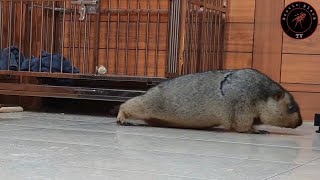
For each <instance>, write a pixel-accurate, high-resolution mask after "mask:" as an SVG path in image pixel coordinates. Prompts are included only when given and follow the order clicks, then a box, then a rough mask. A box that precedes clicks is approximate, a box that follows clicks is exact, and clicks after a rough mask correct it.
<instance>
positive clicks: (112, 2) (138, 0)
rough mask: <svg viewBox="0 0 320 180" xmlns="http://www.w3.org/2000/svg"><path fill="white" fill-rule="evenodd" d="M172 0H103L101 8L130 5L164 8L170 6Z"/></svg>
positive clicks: (122, 7)
mask: <svg viewBox="0 0 320 180" xmlns="http://www.w3.org/2000/svg"><path fill="white" fill-rule="evenodd" d="M169 3H170V0H130V1H123V0H122V1H118V0H103V1H101V4H100V6H101V9H107V8H109V6H110V7H111V8H112V9H115V8H121V9H127V8H128V7H129V6H130V8H138V7H140V9H147V8H148V7H150V9H157V8H158V6H159V7H160V8H161V9H162V8H168V7H169Z"/></svg>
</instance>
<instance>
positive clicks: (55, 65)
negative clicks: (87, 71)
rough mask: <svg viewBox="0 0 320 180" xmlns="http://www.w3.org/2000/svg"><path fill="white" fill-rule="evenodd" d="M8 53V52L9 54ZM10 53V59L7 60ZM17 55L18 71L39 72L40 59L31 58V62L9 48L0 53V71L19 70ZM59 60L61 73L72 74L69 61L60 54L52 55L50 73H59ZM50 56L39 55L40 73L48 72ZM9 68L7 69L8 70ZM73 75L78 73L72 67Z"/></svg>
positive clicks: (16, 50) (46, 53)
mask: <svg viewBox="0 0 320 180" xmlns="http://www.w3.org/2000/svg"><path fill="white" fill-rule="evenodd" d="M9 51H10V52H9ZM9 53H10V58H9ZM19 53H20V70H21V71H29V63H30V71H34V72H39V70H40V58H35V57H32V58H31V60H29V59H27V58H26V57H25V56H24V55H23V54H22V53H21V52H20V51H19V49H18V48H17V47H15V46H11V47H10V48H9V47H8V48H5V49H4V50H3V51H2V52H0V70H12V71H18V70H19ZM61 59H62V72H63V73H72V65H71V63H70V61H69V60H67V59H66V58H65V57H62V55H61V54H52V64H51V65H52V66H51V72H61ZM50 63H51V54H50V53H48V52H46V51H42V53H41V72H50ZM8 67H9V69H8ZM73 73H79V69H78V68H75V67H73Z"/></svg>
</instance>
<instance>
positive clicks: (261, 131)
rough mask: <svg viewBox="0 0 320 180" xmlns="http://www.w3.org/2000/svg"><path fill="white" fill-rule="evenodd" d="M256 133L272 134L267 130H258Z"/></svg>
mask: <svg viewBox="0 0 320 180" xmlns="http://www.w3.org/2000/svg"><path fill="white" fill-rule="evenodd" d="M256 134H270V132H269V131H266V130H258V131H257V132H256Z"/></svg>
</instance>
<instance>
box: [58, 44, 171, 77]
mask: <svg viewBox="0 0 320 180" xmlns="http://www.w3.org/2000/svg"><path fill="white" fill-rule="evenodd" d="M98 53H99V60H98V64H97V66H100V65H102V66H105V67H106V68H107V74H111V75H115V74H117V75H130V76H135V75H137V76H149V77H165V65H166V53H165V51H159V52H158V53H157V54H156V51H153V50H150V51H148V53H146V52H145V51H144V50H138V54H137V57H138V58H137V61H136V51H135V50H129V51H128V54H127V53H126V51H125V50H119V51H118V56H117V51H116V49H109V51H107V50H106V49H99V52H98ZM63 54H64V56H65V57H66V58H67V59H69V60H70V62H71V64H73V65H74V66H75V67H77V68H78V69H79V70H80V72H81V73H84V74H92V73H94V72H95V68H96V67H95V66H94V59H93V49H90V52H88V51H86V52H84V51H83V49H78V48H75V53H73V52H72V51H70V49H69V48H65V51H64V53H63ZM146 56H147V59H146ZM126 60H127V61H126ZM116 62H118V63H116ZM126 64H127V65H126ZM136 68H137V69H136ZM126 69H127V72H126ZM135 71H136V72H137V74H135Z"/></svg>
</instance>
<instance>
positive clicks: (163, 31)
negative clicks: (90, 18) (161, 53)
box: [64, 22, 168, 50]
mask: <svg viewBox="0 0 320 180" xmlns="http://www.w3.org/2000/svg"><path fill="white" fill-rule="evenodd" d="M73 26H74V24H71V25H70V24H69V23H67V24H66V26H65V27H66V29H65V39H64V40H65V41H64V47H72V46H73V43H74V46H75V47H79V45H80V47H84V38H85V31H84V29H81V28H80V26H79V23H76V24H75V27H76V30H77V31H74V28H73ZM88 26H89V23H88ZM90 26H91V28H90V29H91V30H90V31H91V32H90V47H93V45H94V38H95V34H94V25H93V24H92V25H90ZM109 26H110V32H109V30H108V23H107V22H101V23H100V37H99V38H100V40H99V48H107V47H108V48H117V36H118V38H119V39H118V48H119V49H126V47H128V49H135V48H136V46H138V49H146V45H147V44H148V49H151V50H155V49H158V50H166V48H167V28H168V24H167V23H159V24H157V23H150V24H149V25H148V26H147V23H140V25H139V33H138V37H137V24H136V23H130V24H129V27H128V46H127V23H126V22H120V23H119V26H118V23H116V22H111V23H110V25H109ZM70 27H71V28H72V29H71V32H70ZM81 27H82V28H83V27H84V24H82V26H81ZM80 29H81V31H80ZM87 29H88V30H87V31H86V32H87V35H86V37H88V36H89V33H88V32H89V28H87ZM118 29H119V31H117V30H118ZM147 29H148V31H147ZM157 29H159V31H158V34H157ZM80 32H81V38H80V39H81V43H80V44H79V36H80V34H79V33H80ZM117 32H118V33H117ZM147 32H148V33H147ZM74 33H76V34H75V35H74ZM147 34H148V42H147ZM70 35H71V36H70ZM73 36H74V37H75V38H73ZM108 38H109V42H108V40H107V39H108ZM157 38H158V39H157ZM70 40H71V42H72V43H71V44H70ZM137 40H138V43H137V44H136V41H137ZM108 43H109V44H108ZM86 46H88V40H87V44H86Z"/></svg>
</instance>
